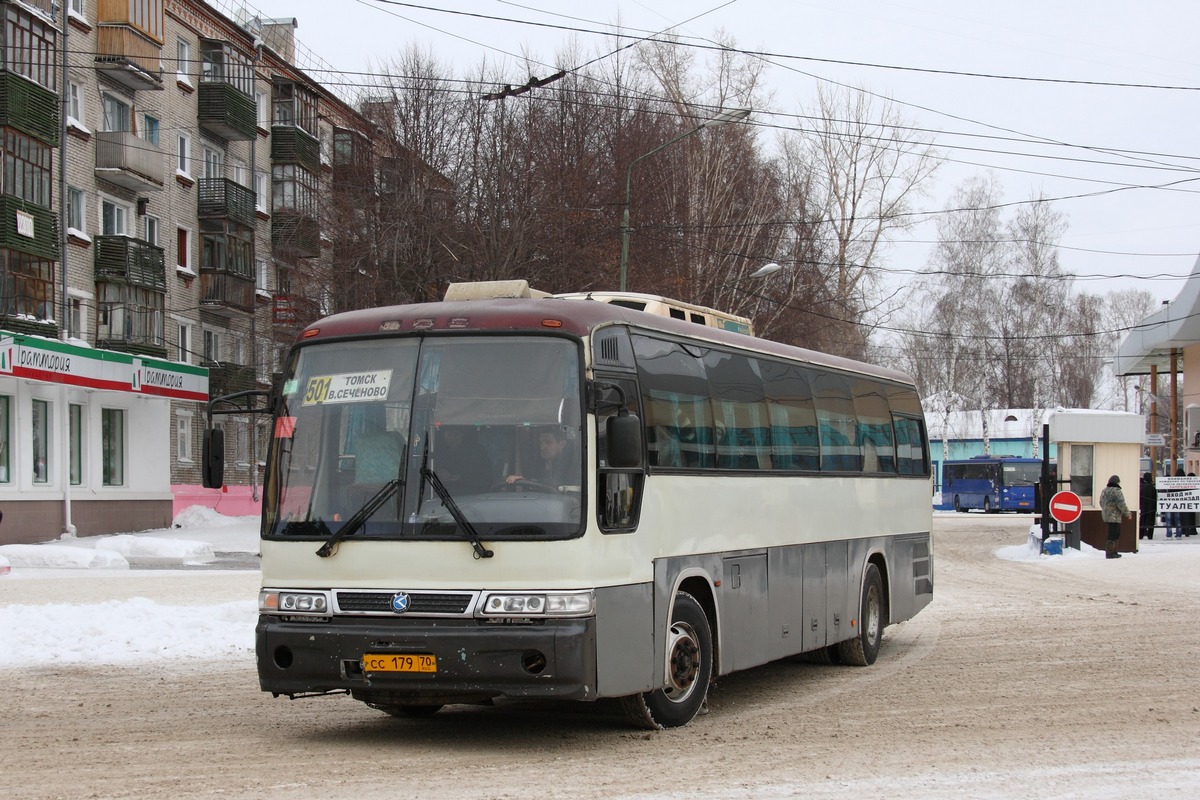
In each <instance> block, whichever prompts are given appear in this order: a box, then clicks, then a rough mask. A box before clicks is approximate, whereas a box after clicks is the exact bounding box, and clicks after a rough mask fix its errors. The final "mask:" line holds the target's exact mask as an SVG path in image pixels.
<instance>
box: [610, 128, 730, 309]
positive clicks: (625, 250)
mask: <svg viewBox="0 0 1200 800" xmlns="http://www.w3.org/2000/svg"><path fill="white" fill-rule="evenodd" d="M748 116H750V109H748V108H734V109H730V110H728V111H721V112H719V113H717V114H716V115H715V116H713V117H711V118H710V119H706V120H704V121H703V122H701V123H700V124H699V125H697V126H696V127H694V128H692V129H691V130H690V131H688V132H687V133H681V134H679V135H678V136H676V137H675V138H674V139H672V140H671V141H669V142H666V143H665V144H660V145H659V146H658V147H656V148H654V149H653V150H651V151H650V152H649V153H643V154H642V155H640V156H638V157H637V158H635V159H634V160H633V161H630V162H629V168H628V169H627V170H625V211H624V213H622V214H621V291H622V292H623V291H625V283H626V281H625V278H626V274H627V272H628V269H629V196H630V185H631V183H632V181H633V168H634V166H635V165H636V164H637V163H638V162H639V161H641V160H642V159H645V158H649V157H650V156H652V155H654V154H655V153H657V152H658V151H660V150H665V149H666V148H668V147H670V146H671V145H673V144H675V143H676V142H678V141H680V140H681V139H686V138H687V137H689V136H691V135H692V134H693V133H699V132H700V131H702V130H704V129H705V128H715V127H717V126H719V125H725V124H727V123H730V122H740V121H742V120H744V119H745V118H746V117H748Z"/></svg>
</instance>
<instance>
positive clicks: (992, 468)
mask: <svg viewBox="0 0 1200 800" xmlns="http://www.w3.org/2000/svg"><path fill="white" fill-rule="evenodd" d="M1041 477H1042V460H1041V459H1040V458H1019V457H1017V456H975V457H973V458H968V459H963V460H961V461H947V462H946V463H945V464H944V465H943V466H942V502H943V503H947V504H953V506H954V510H955V511H960V512H965V511H970V510H971V509H973V508H978V509H982V510H983V511H985V512H987V513H991V512H993V511H1029V512H1032V511H1036V510H1037V509H1036V506H1035V504H1034V499H1033V487H1034V486H1036V485H1037V483H1038V481H1040V480H1041Z"/></svg>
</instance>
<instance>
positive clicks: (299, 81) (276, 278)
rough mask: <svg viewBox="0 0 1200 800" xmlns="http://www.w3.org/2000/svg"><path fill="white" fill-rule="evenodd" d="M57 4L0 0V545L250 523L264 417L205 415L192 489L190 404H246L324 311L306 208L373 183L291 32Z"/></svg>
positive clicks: (187, 13)
mask: <svg viewBox="0 0 1200 800" xmlns="http://www.w3.org/2000/svg"><path fill="white" fill-rule="evenodd" d="M65 5H66V7H65V8H62V7H61V6H60V4H59V3H53V4H52V3H51V2H50V0H0V11H2V12H3V14H4V18H5V26H4V34H3V39H2V41H0V47H2V49H3V66H2V68H0V127H2V128H3V135H4V139H3V150H4V156H5V162H4V181H3V187H2V192H3V193H2V194H0V218H2V220H3V224H2V226H0V228H2V230H0V509H3V511H4V521H3V525H2V526H0V543H8V542H19V541H40V540H45V539H48V538H54V537H56V536H58V535H60V534H62V533H64V532H76V533H78V534H79V535H87V534H99V533H108V532H114V531H125V530H136V529H143V528H149V527H159V526H165V525H168V524H169V523H170V520H171V518H172V516H173V514H174V513H175V512H176V511H178V510H179V509H180V508H183V507H186V506H187V505H191V504H193V503H201V504H206V505H210V506H215V507H216V508H218V510H221V511H224V512H226V513H251V512H252V511H253V510H254V501H255V499H256V496H257V490H256V487H257V485H258V483H259V481H260V480H261V478H260V472H259V470H260V461H261V460H262V459H263V457H264V455H265V453H266V444H267V438H266V437H267V435H268V427H267V424H266V420H259V421H257V422H256V421H255V420H254V419H252V418H250V417H249V416H242V415H231V416H224V417H219V418H218V419H217V425H218V426H219V427H223V428H224V429H225V442H226V481H227V483H228V484H230V487H229V489H227V490H226V491H224V492H220V493H217V492H214V491H213V490H204V489H202V488H201V487H200V442H201V436H202V431H203V427H204V425H205V421H206V420H205V404H206V401H207V400H208V398H209V397H215V396H219V395H225V394H229V393H232V392H238V391H243V390H250V389H261V388H268V387H269V386H270V382H271V377H272V374H273V373H274V372H276V371H277V370H278V368H279V363H280V358H281V355H282V353H283V352H284V351H285V350H286V347H287V346H288V345H289V344H290V342H291V340H292V339H293V338H294V336H295V333H296V331H297V330H298V329H299V328H300V327H302V326H303V325H306V324H307V323H308V322H310V321H312V320H313V319H316V318H317V317H319V316H320V315H321V314H322V313H324V312H325V311H328V310H330V308H329V302H330V294H329V292H330V286H331V285H332V284H333V283H334V282H336V280H337V277H336V276H337V274H338V269H339V263H338V261H337V258H336V257H335V256H336V250H337V248H336V247H334V246H333V241H332V239H331V237H330V235H329V233H328V232H327V231H324V230H323V229H322V204H323V200H322V199H321V198H323V197H332V196H334V188H335V186H334V184H335V183H337V181H335V176H337V175H341V176H343V179H344V176H346V175H351V174H353V175H354V176H355V180H356V183H355V185H356V186H357V187H358V189H359V190H362V188H363V187H364V185H366V184H369V182H370V176H371V174H372V168H371V159H372V152H371V142H372V136H373V131H374V128H373V126H372V125H371V124H370V123H369V122H368V121H367V119H366V118H364V117H363V116H362V115H360V114H359V113H358V112H357V111H356V110H355V109H353V108H352V107H351V106H349V105H348V104H346V103H344V102H343V101H341V100H339V99H338V98H337V97H336V96H335V95H334V94H333V93H332V92H330V91H329V90H327V89H326V88H324V87H322V86H321V85H320V84H319V83H318V82H317V81H315V80H314V79H313V78H312V77H311V76H309V75H308V74H306V73H305V71H304V70H302V69H300V68H298V67H297V66H296V65H295V63H294V62H295V60H296V59H295V29H296V26H297V23H296V20H293V19H284V20H265V19H261V18H259V17H255V16H251V15H250V14H249V13H244V12H241V11H240V10H239V11H236V12H235V11H233V10H231V9H218V8H216V7H214V6H213V5H210V4H209V3H205V2H201V1H200V0H65ZM63 59H65V67H64V64H63ZM364 176H365V177H364ZM339 235H341V234H339Z"/></svg>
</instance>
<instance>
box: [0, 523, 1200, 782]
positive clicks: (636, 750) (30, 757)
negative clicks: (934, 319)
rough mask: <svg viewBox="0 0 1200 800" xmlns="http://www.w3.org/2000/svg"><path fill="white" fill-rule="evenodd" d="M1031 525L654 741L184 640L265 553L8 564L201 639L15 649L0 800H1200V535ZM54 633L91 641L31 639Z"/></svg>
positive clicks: (974, 550) (21, 601)
mask: <svg viewBox="0 0 1200 800" xmlns="http://www.w3.org/2000/svg"><path fill="white" fill-rule="evenodd" d="M1028 524H1029V522H1028V517H1020V518H1017V517H996V516H983V515H975V514H972V515H944V516H939V517H938V518H937V519H936V521H935V534H936V550H935V555H936V559H937V561H936V573H935V580H936V600H935V602H934V604H933V605H932V606H930V608H928V609H926V610H925V611H924V612H922V613H921V614H920V615H919V616H918V617H916V618H915V619H913V620H912V621H910V622H908V623H905V624H902V625H898V626H894V627H892V628H889V629H888V631H887V635H886V637H885V640H884V648H883V652H882V653H881V655H880V658H879V661H878V662H877V663H876V664H875V665H874V666H873V667H870V668H865V669H860V668H853V667H822V666H815V665H809V664H795V663H790V662H785V663H777V664H772V665H768V666H766V667H762V668H759V669H754V670H750V671H748V672H744V673H739V674H735V675H732V676H728V677H725V678H722V679H721V680H720V682H719V684H718V685H717V687H716V688H715V689H714V691H713V693H712V701H711V707H712V710H711V713H710V714H708V715H707V716H704V717H701V718H700V719H698V720H697V721H696V722H695V723H694V724H692V725H691V726H689V727H687V728H684V729H679V730H672V731H665V732H662V733H653V734H649V733H645V732H641V731H631V730H629V729H627V728H625V727H624V723H623V720H622V718H621V716H620V714H619V713H617V711H616V709H614V708H612V707H610V706H608V705H605V704H599V705H556V706H545V705H525V704H507V705H502V706H496V707H492V708H474V707H455V708H451V709H447V710H445V711H443V712H441V713H439V714H438V715H436V716H434V717H432V718H429V719H420V720H402V719H393V718H391V717H387V716H385V715H383V714H380V713H379V712H375V711H372V710H371V709H369V708H367V707H365V706H362V705H361V704H358V703H355V702H353V701H351V700H349V699H347V698H343V697H332V698H322V699H317V700H308V701H296V702H290V701H287V700H282V699H280V700H275V699H272V698H270V697H269V696H267V695H264V694H262V693H260V692H259V691H258V688H257V683H256V677H255V674H254V664H253V656H252V654H251V653H250V652H249V650H248V649H247V648H246V647H245V646H244V645H239V644H238V643H237V642H236V641H235V642H232V643H231V644H229V645H228V646H227V647H225V649H222V650H220V651H219V652H220V653H221V655H220V657H219V658H217V659H212V658H205V657H203V656H202V655H197V654H196V653H194V652H192V651H189V650H188V649H187V648H186V646H185V645H186V641H185V640H187V639H189V638H194V637H195V636H198V635H199V634H197V633H195V632H194V631H195V629H196V624H195V622H194V621H193V620H192V619H191V617H190V616H189V615H190V613H191V612H192V611H193V610H199V611H201V612H203V610H204V609H205V608H209V607H221V608H224V609H226V611H228V612H229V613H231V614H232V615H233V617H234V618H235V619H236V618H237V617H238V615H240V614H243V613H245V611H244V608H243V606H242V605H240V604H243V603H246V602H250V601H252V600H253V597H254V594H255V591H256V589H257V585H258V576H257V573H256V572H254V571H242V572H206V571H195V572H180V571H176V572H157V571H129V572H127V573H125V574H123V575H122V574H119V573H113V572H107V571H96V572H93V571H85V572H83V573H78V572H72V573H70V574H68V571H66V570H63V571H61V572H60V571H45V572H44V574H39V575H38V576H37V577H35V578H30V579H17V580H14V579H12V578H5V579H3V581H0V619H3V618H4V616H3V615H4V611H5V609H6V608H7V609H12V608H13V607H14V606H21V607H22V609H21V611H22V613H23V614H29V615H35V616H37V615H40V614H42V613H44V610H45V609H48V608H51V607H53V606H57V605H61V604H95V605H97V606H103V604H106V603H116V604H123V603H129V605H117V606H115V608H118V609H121V613H129V614H135V613H137V614H145V615H146V616H145V619H144V620H141V621H139V622H138V623H137V624H134V625H131V626H130V628H131V629H137V628H140V627H145V626H148V625H151V624H155V625H158V624H162V623H161V621H156V620H160V618H161V616H162V614H161V611H162V609H167V610H168V612H169V614H168V616H170V614H174V615H176V616H177V617H178V622H179V624H178V625H175V626H174V627H172V626H171V625H169V624H168V625H166V626H165V627H164V628H163V630H176V631H189V630H192V631H193V633H191V634H187V635H178V634H171V633H156V634H155V636H157V637H159V638H161V639H164V640H166V641H168V642H174V644H171V645H169V646H165V647H164V650H163V652H161V653H158V654H155V653H141V654H140V655H139V656H138V657H137V658H133V659H130V660H126V661H124V662H121V663H104V664H96V663H94V664H89V663H88V658H87V652H88V651H89V649H90V648H86V647H85V648H83V650H82V653H80V651H79V649H78V648H77V649H75V650H72V649H71V648H70V647H69V646H65V645H62V643H59V644H56V645H51V644H50V643H47V644H45V645H43V646H41V647H36V648H33V649H32V650H31V651H30V652H29V653H27V654H26V656H25V657H24V659H23V662H22V663H7V662H4V661H3V656H2V654H0V679H3V681H4V683H5V686H6V689H7V691H6V692H5V701H4V703H3V705H2V708H3V711H2V713H0V731H2V732H3V736H2V737H0V796H3V797H5V798H12V800H25V799H26V798H29V799H30V800H32V799H34V798H37V799H38V800H41V799H43V798H59V797H64V798H77V797H99V798H135V797H136V798H172V799H173V800H189V799H191V798H202V797H203V798H208V797H213V796H218V797H223V798H284V799H285V800H287V799H289V798H297V799H299V798H304V800H311V799H312V798H347V800H349V799H350V798H353V800H374V799H375V798H381V799H382V798H389V800H391V799H393V798H405V799H406V800H408V799H410V798H412V799H415V798H522V800H524V799H525V798H530V797H537V798H592V797H597V798H598V797H604V798H606V799H609V800H616V799H618V798H681V799H682V798H777V797H805V798H834V797H836V798H845V797H869V796H877V797H887V798H924V799H928V798H935V799H940V798H964V797H969V798H1026V797H1034V796H1036V797H1039V798H1088V799H1089V800H1095V799H1097V798H1099V799H1100V800H1104V799H1105V798H1127V797H1139V798H1142V797H1154V798H1190V797H1195V796H1196V795H1197V791H1198V788H1197V787H1200V750H1198V748H1197V744H1196V743H1197V742H1198V741H1200V665H1198V664H1197V659H1198V657H1200V626H1198V625H1197V620H1198V619H1200V586H1198V581H1197V577H1196V576H1197V574H1198V572H1200V569H1198V568H1200V542H1196V541H1195V540H1193V539H1190V540H1186V541H1183V542H1170V543H1168V542H1164V541H1162V540H1161V539H1160V540H1158V541H1156V542H1153V543H1151V544H1150V545H1149V546H1148V547H1146V548H1145V550H1144V552H1143V553H1141V554H1138V555H1132V556H1127V557H1126V558H1123V559H1121V560H1119V561H1105V560H1104V559H1102V558H1065V559H1047V558H1042V559H1038V560H1034V561H1021V560H1015V561H1014V560H1009V559H1006V558H998V557H997V556H996V551H997V550H998V549H1000V548H1004V547H1009V546H1019V545H1021V544H1022V543H1023V542H1024V541H1025V533H1026V530H1027V529H1028ZM1196 538H1198V539H1200V537H1196ZM131 598H145V600H144V601H133V600H131ZM146 604H148V605H146ZM83 607H86V605H85V606H83ZM39 608H41V609H42V610H40V611H39ZM110 608H111V607H110ZM154 608H157V609H159V616H158V617H156V616H155V614H154V613H153V609H154ZM172 609H174V610H173V611H172ZM185 610H186V611H185ZM250 615H251V617H252V612H250ZM41 618H42V619H50V617H48V616H46V617H41ZM51 624H59V623H51V622H44V623H43V628H45V627H46V626H50V625H51ZM251 624H252V619H251ZM56 630H74V629H71V628H69V627H63V628H61V629H56ZM156 630H157V629H156ZM72 635H76V636H78V637H80V638H86V636H87V635H88V634H86V633H78V634H72ZM107 635H109V637H110V638H111V634H107ZM211 635H213V636H216V634H215V633H213V634H211ZM27 638H28V637H27ZM60 638H61V636H60ZM129 638H130V640H131V641H132V640H133V639H135V638H136V637H135V636H134V635H133V634H132V633H131V634H129ZM3 641H4V634H3V632H0V642H3ZM10 643H11V640H10ZM56 648H57V650H56V652H60V653H68V654H71V653H74V654H75V655H77V656H79V657H78V658H76V657H75V656H71V657H69V658H63V657H57V658H50V657H46V658H42V657H39V654H42V655H44V654H45V651H48V650H55V649H56ZM112 651H116V652H120V651H121V645H120V644H119V643H114V644H113V646H112V647H111V648H110V649H106V652H112ZM103 660H106V661H119V659H114V658H111V657H109V658H106V659H103Z"/></svg>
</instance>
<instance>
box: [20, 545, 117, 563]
mask: <svg viewBox="0 0 1200 800" xmlns="http://www.w3.org/2000/svg"><path fill="white" fill-rule="evenodd" d="M0 558H4V559H6V560H7V561H8V563H9V564H10V565H12V566H14V567H22V568H26V569H129V562H128V561H126V560H125V557H124V556H122V555H121V554H120V553H117V552H113V551H111V550H99V549H95V548H91V547H78V546H76V545H74V544H6V545H3V546H0Z"/></svg>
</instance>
